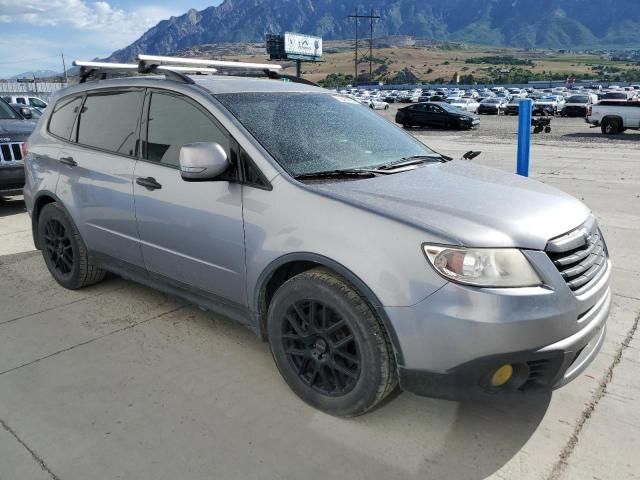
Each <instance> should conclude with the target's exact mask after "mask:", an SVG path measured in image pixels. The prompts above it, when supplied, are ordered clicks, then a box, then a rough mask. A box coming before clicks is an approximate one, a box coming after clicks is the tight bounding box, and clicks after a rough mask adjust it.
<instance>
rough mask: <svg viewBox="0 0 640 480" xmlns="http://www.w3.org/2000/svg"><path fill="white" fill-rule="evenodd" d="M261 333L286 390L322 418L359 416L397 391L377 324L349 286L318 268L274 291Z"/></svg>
mask: <svg viewBox="0 0 640 480" xmlns="http://www.w3.org/2000/svg"><path fill="white" fill-rule="evenodd" d="M267 330H268V335H269V344H270V346H271V353H272V354H273V358H274V360H275V363H276V365H277V367H278V370H279V371H280V373H281V374H282V376H283V378H284V380H285V381H286V382H287V384H288V385H289V387H290V388H291V389H292V390H293V391H294V392H295V393H296V394H297V395H298V396H299V397H300V398H301V399H302V400H304V401H305V402H307V403H308V404H309V405H312V406H313V407H315V408H317V409H319V410H322V411H324V412H326V413H328V414H331V415H337V416H344V417H353V416H357V415H361V414H363V413H365V412H367V411H368V410H370V409H372V408H373V407H375V406H376V405H377V404H378V403H379V402H380V401H382V400H383V399H384V398H385V397H386V396H387V395H388V394H389V393H390V392H391V391H393V389H394V388H395V387H396V385H397V372H396V364H395V359H394V354H393V349H392V347H391V344H390V342H389V339H388V337H387V334H386V332H385V330H384V327H383V325H382V323H381V322H380V321H379V320H378V318H377V317H376V316H375V315H374V313H373V311H372V310H371V308H370V307H369V305H367V304H366V303H365V302H364V301H363V299H362V297H361V296H360V295H359V294H358V293H357V292H356V291H355V289H354V288H353V287H352V286H351V285H350V284H349V283H347V282H346V281H345V280H344V279H342V278H341V277H339V276H338V275H336V274H334V273H333V272H331V271H329V270H327V269H325V268H315V269H312V270H309V271H306V272H303V273H301V274H299V275H296V276H295V277H293V278H291V279H289V280H288V281H286V282H285V283H284V284H283V285H282V286H281V287H280V288H279V289H278V291H277V292H276V293H275V295H274V297H273V299H272V301H271V304H270V306H269V313H268V317H267Z"/></svg>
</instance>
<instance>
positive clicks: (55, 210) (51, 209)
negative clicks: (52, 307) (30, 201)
mask: <svg viewBox="0 0 640 480" xmlns="http://www.w3.org/2000/svg"><path fill="white" fill-rule="evenodd" d="M38 245H39V246H40V248H41V249H42V256H43V258H44V262H45V264H46V265H47V268H48V269H49V272H50V273H51V276H52V277H53V278H54V279H55V280H56V282H58V283H59V284H60V285H62V286H63V287H65V288H68V289H71V290H77V289H80V288H84V287H87V286H89V285H93V284H94V283H98V282H100V281H101V280H102V279H103V278H104V276H105V274H106V272H105V271H104V270H102V269H101V268H98V267H96V266H95V265H93V264H92V263H91V261H90V260H89V256H88V253H87V247H86V246H85V244H84V242H83V240H82V237H81V236H80V232H78V229H77V228H76V226H75V224H74V223H73V221H72V220H71V219H70V218H69V216H68V215H67V213H66V212H65V211H64V209H63V208H62V207H61V206H60V205H59V204H58V203H56V202H53V203H49V204H47V205H45V206H44V208H43V209H42V212H41V213H40V216H39V217H38Z"/></svg>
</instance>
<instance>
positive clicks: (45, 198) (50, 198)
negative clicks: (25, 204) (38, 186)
mask: <svg viewBox="0 0 640 480" xmlns="http://www.w3.org/2000/svg"><path fill="white" fill-rule="evenodd" d="M54 202H57V203H58V204H59V205H60V206H61V207H62V208H63V209H64V210H65V211H66V208H64V205H63V204H62V202H61V201H60V199H59V198H58V197H57V196H56V195H55V193H53V192H50V191H48V190H42V191H41V192H38V194H37V195H36V196H35V199H34V201H33V211H32V212H31V233H32V235H33V244H34V245H35V247H36V249H38V250H40V245H39V243H38V219H39V218H40V213H41V212H42V209H43V208H44V206H45V205H47V204H49V203H54ZM67 214H68V212H67Z"/></svg>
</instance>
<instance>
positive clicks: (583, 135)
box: [378, 104, 640, 146]
mask: <svg viewBox="0 0 640 480" xmlns="http://www.w3.org/2000/svg"><path fill="white" fill-rule="evenodd" d="M405 106H407V105H405V104H402V105H393V104H392V105H390V108H389V110H378V113H380V114H381V115H382V116H383V117H385V118H387V119H388V120H390V121H392V122H393V121H394V119H395V116H396V112H397V111H398V109H399V108H402V107H405ZM411 132H412V133H417V132H419V133H420V136H421V137H425V138H428V137H429V136H441V135H442V132H443V130H440V129H434V128H412V129H411ZM448 133H451V132H448ZM457 133H458V134H459V135H460V137H464V138H478V139H481V140H482V141H483V142H487V141H494V140H495V141H497V142H500V143H513V142H514V141H515V139H516V138H517V136H518V117H513V116H504V115H500V116H498V115H482V116H481V117H480V126H479V127H478V128H475V129H473V130H467V131H464V130H461V131H459V132H457ZM559 140H560V141H562V142H577V143H580V144H582V145H585V144H591V143H594V144H598V145H602V146H610V145H613V144H629V142H638V144H639V145H640V131H638V130H635V131H634V130H627V131H626V132H625V133H623V134H620V135H611V136H605V135H603V134H602V133H600V129H599V128H593V127H591V126H590V125H589V124H588V123H586V122H585V121H584V119H582V118H563V117H556V118H553V119H552V120H551V133H541V134H537V135H532V144H540V145H542V144H549V143H553V142H557V141H559Z"/></svg>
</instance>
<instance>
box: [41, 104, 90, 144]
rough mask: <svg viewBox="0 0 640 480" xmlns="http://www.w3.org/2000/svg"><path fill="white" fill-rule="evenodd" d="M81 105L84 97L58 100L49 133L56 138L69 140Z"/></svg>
mask: <svg viewBox="0 0 640 480" xmlns="http://www.w3.org/2000/svg"><path fill="white" fill-rule="evenodd" d="M81 104H82V96H75V97H65V98H61V99H60V100H58V103H56V105H55V107H54V108H53V112H52V113H51V118H50V119H49V132H50V133H52V134H53V135H55V136H56V137H60V138H63V139H65V140H69V137H70V136H71V130H72V129H73V123H74V122H75V120H76V115H77V113H78V110H79V109H80V105H81Z"/></svg>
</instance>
